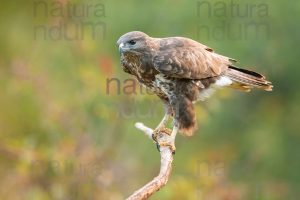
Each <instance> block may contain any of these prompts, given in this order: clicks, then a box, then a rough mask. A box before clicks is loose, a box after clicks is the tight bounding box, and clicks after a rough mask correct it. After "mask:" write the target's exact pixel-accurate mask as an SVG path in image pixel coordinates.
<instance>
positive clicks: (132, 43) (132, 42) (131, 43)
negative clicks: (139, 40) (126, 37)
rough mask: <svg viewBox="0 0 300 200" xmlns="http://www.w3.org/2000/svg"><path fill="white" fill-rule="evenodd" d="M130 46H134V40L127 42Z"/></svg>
mask: <svg viewBox="0 0 300 200" xmlns="http://www.w3.org/2000/svg"><path fill="white" fill-rule="evenodd" d="M128 43H129V44H130V45H135V43H136V42H135V41H134V40H130V41H129V42H128Z"/></svg>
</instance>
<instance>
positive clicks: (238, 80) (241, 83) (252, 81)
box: [225, 66, 273, 91]
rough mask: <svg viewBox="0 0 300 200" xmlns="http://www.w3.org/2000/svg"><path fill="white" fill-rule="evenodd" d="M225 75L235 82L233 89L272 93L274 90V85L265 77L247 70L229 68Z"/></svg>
mask: <svg viewBox="0 0 300 200" xmlns="http://www.w3.org/2000/svg"><path fill="white" fill-rule="evenodd" d="M225 75H226V76H227V77H228V78H230V79H231V80H232V81H233V84H232V85H231V87H233V88H237V89H242V90H244V91H250V90H251V89H252V88H258V89H262V90H265V91H272V88H273V85H272V83H271V82H270V81H268V80H266V78H265V77H264V76H263V75H261V74H259V73H257V72H254V71H250V70H247V69H241V68H237V67H235V66H229V68H228V71H227V73H226V74H225Z"/></svg>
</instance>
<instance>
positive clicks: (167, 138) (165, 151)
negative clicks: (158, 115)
mask: <svg viewBox="0 0 300 200" xmlns="http://www.w3.org/2000/svg"><path fill="white" fill-rule="evenodd" d="M135 127H136V128H137V129H140V130H141V131H143V132H144V133H145V135H146V136H148V137H149V139H151V140H153V133H154V130H153V129H151V128H149V127H147V126H145V125H144V124H142V123H136V124H135ZM155 135H156V136H155V138H156V139H155V140H156V141H155V142H156V143H157V144H158V145H159V146H160V171H159V174H158V176H156V177H155V178H154V179H153V180H152V181H150V182H149V183H147V184H146V185H145V186H143V187H142V188H140V189H139V190H137V191H135V192H134V193H133V194H132V195H131V196H130V197H128V198H127V200H142V199H148V198H149V197H150V196H151V195H152V194H153V193H155V192H156V191H158V190H160V189H161V188H162V187H163V186H164V185H166V184H167V182H168V180H169V176H170V174H171V171H172V162H173V155H174V152H175V145H174V144H175V137H174V134H173V135H172V134H171V131H170V130H169V129H166V128H165V129H160V131H159V132H157V133H155ZM175 136H176V135H175Z"/></svg>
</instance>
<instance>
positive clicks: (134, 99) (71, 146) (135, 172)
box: [0, 0, 300, 200]
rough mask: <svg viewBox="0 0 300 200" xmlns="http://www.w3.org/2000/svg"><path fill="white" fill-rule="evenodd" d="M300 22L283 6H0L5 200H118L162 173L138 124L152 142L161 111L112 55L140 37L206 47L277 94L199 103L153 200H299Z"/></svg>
mask: <svg viewBox="0 0 300 200" xmlns="http://www.w3.org/2000/svg"><path fill="white" fill-rule="evenodd" d="M233 4H234V5H233ZM299 13H300V2H298V1H293V2H287V1H281V0H269V1H264V0H262V1H250V0H245V1H237V0H233V1H225V0H221V1H200V0H199V1H198V0H189V1H178V0H174V1H171V0H165V1H158V0H153V1H144V0H128V1H108V0H104V1H89V0H86V1H84V0H82V1H79V0H78V1H67V0H57V1H38V0H36V1H2V2H1V6H0V23H1V30H0V87H1V92H0V177H1V179H0V198H1V199H11V200H19V199H22V200H23V199H26V200H27V199H28V200H44V199H45V200H48V199H51V200H52V199H55V200H56V199H58V200H60V199H62V200H68V199H71V200H73V199H112V200H118V199H124V198H125V197H127V196H128V195H130V194H131V193H132V192H133V191H134V190H136V189H138V188H139V187H140V186H142V185H144V184H145V183H146V182H147V181H149V180H150V179H151V178H152V177H154V176H155V175H156V174H157V173H158V168H159V154H158V152H157V150H156V148H155V145H154V144H153V143H152V142H151V141H150V140H148V139H147V138H146V137H145V136H144V135H143V134H142V133H141V132H140V131H139V130H137V129H135V128H134V123H135V122H138V121H140V122H144V123H145V124H146V125H148V126H150V127H153V128H154V127H155V126H156V125H157V123H158V122H159V121H160V120H161V118H162V116H163V106H162V104H161V103H160V102H159V100H158V99H157V98H156V97H155V96H154V95H147V94H145V92H141V91H140V88H139V86H138V85H134V83H133V81H132V77H130V76H129V75H127V74H125V73H124V72H123V71H122V70H121V67H120V64H119V54H118V50H117V47H116V41H117V39H118V38H119V37H120V36H121V35H122V34H124V33H126V32H128V31H132V30H140V31H144V32H146V33H147V34H149V35H151V36H153V37H167V36H185V37H190V38H192V39H194V40H197V41H201V42H202V43H204V44H206V45H208V46H210V47H212V48H213V49H215V51H216V52H218V53H221V54H224V55H227V56H229V57H233V58H236V59H237V60H239V61H240V64H239V65H240V66H244V67H248V68H249V69H255V70H257V71H259V72H261V73H263V74H265V75H267V77H268V78H269V79H270V80H271V81H272V82H273V84H274V91H273V92H264V91H253V92H251V93H242V92H239V91H232V90H230V89H225V90H222V91H218V92H217V93H216V94H215V95H214V96H213V97H212V98H210V99H209V100H208V101H205V102H200V103H198V104H197V106H196V108H197V118H198V124H199V129H198V130H197V132H196V133H195V135H194V136H193V137H191V138H187V137H183V136H181V135H178V137H177V142H176V144H177V145H176V146H177V152H176V155H175V161H174V169H173V174H172V176H171V178H170V180H169V183H168V184H167V186H166V187H165V188H163V189H162V190H161V191H159V192H158V193H156V194H155V195H154V196H153V197H152V199H180V200H181V199H191V200H219V199H221V200H222V199H228V200H229V199H230V200H240V199H243V200H245V199H251V200H252V199H253V200H282V199H285V200H296V199H300V192H299V188H300V187H299V186H300V171H299V169H300V130H299V125H300V116H299V114H300V106H299V103H300V102H299V101H300V93H299V88H298V86H299V78H300V75H299V74H300V67H299V56H300V55H299V50H298V48H299V42H300V39H299V35H300V27H299V24H298V22H299ZM91 27H94V28H95V30H94V33H95V34H94V35H93V30H92V29H91ZM80 31H81V32H80Z"/></svg>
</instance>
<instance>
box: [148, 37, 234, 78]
mask: <svg viewBox="0 0 300 200" xmlns="http://www.w3.org/2000/svg"><path fill="white" fill-rule="evenodd" d="M164 40H167V41H164ZM233 61H235V60H234V59H231V58H228V57H225V56H222V55H219V54H216V53H215V52H214V51H213V50H212V49H211V48H209V47H207V46H205V45H202V44H200V43H198V42H196V41H193V40H190V39H186V38H179V37H176V38H165V39H162V41H161V42H160V49H159V51H158V52H157V54H156V55H155V56H154V57H153V64H154V67H155V69H156V70H158V71H159V72H160V73H163V74H165V75H167V76H170V77H175V78H188V79H203V78H208V77H214V76H219V75H221V74H222V73H223V72H225V71H226V70H227V68H228V66H229V65H231V64H232V62H233Z"/></svg>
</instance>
